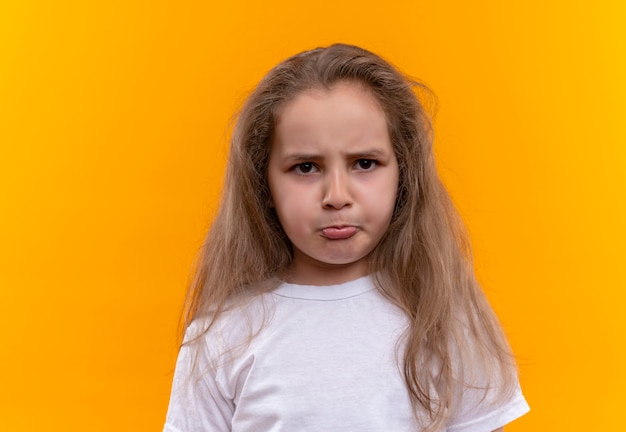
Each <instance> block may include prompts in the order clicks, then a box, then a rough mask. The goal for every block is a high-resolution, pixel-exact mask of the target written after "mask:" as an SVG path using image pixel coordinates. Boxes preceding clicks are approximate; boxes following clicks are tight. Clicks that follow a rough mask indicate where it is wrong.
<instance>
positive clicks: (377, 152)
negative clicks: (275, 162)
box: [282, 149, 388, 163]
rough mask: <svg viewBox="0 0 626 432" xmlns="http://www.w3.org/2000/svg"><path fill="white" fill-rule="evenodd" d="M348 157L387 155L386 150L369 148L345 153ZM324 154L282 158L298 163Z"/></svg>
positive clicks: (303, 154)
mask: <svg viewBox="0 0 626 432" xmlns="http://www.w3.org/2000/svg"><path fill="white" fill-rule="evenodd" d="M345 156H346V157H347V158H348V159H381V158H385V157H386V156H388V155H387V153H386V152H384V151H382V150H379V149H371V150H369V149H368V150H361V151H356V152H352V153H346V155H345ZM323 158H324V155H320V154H314V153H293V154H288V155H286V156H285V157H284V158H282V160H283V162H285V163H298V162H308V161H316V160H319V159H323Z"/></svg>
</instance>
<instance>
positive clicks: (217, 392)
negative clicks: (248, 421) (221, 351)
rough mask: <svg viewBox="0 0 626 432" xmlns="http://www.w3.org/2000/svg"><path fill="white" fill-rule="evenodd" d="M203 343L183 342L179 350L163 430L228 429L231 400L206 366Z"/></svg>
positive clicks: (231, 412) (231, 414) (219, 431)
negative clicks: (225, 395)
mask: <svg viewBox="0 0 626 432" xmlns="http://www.w3.org/2000/svg"><path fill="white" fill-rule="evenodd" d="M192 326H193V325H192ZM190 328H191V327H190ZM188 334H189V331H188ZM202 346H203V344H202V343H193V344H184V345H183V346H182V347H181V349H180V352H179V353H178V360H177V362H176V370H175V372H174V381H173V383H172V392H171V396H170V402H169V407H168V411H167V417H166V419H165V426H164V428H163V432H198V431H212V432H213V431H215V432H222V431H225V432H226V431H230V430H231V420H232V417H233V412H234V404H233V402H232V400H230V399H229V398H227V397H224V395H223V392H222V391H221V389H220V386H219V385H218V383H217V381H216V379H215V374H214V373H212V370H211V369H210V368H208V367H207V365H208V361H207V360H206V358H207V356H206V352H204V350H203V349H202ZM198 350H199V351H198ZM194 366H195V368H194Z"/></svg>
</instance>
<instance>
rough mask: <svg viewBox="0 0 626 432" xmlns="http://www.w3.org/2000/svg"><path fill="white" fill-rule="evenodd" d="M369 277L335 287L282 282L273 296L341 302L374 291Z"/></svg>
mask: <svg viewBox="0 0 626 432" xmlns="http://www.w3.org/2000/svg"><path fill="white" fill-rule="evenodd" d="M375 288H376V287H375V286H374V282H373V281H372V278H371V276H363V277H360V278H358V279H354V280H351V281H348V282H344V283H340V284H335V285H321V286H318V285H300V284H293V283H288V282H283V283H282V284H281V285H280V286H279V287H278V288H276V290H274V294H276V295H277V296H280V297H287V298H293V299H300V300H321V301H331V300H342V299H347V298H350V297H355V296H358V295H360V294H363V293H366V292H368V291H371V290H373V289H375Z"/></svg>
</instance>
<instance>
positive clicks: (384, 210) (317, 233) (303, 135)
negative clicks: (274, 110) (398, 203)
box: [268, 83, 399, 285]
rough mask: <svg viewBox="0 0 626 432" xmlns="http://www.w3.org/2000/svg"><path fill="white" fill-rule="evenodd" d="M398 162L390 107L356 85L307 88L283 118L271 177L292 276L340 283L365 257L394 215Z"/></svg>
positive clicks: (359, 272)
mask: <svg viewBox="0 0 626 432" xmlns="http://www.w3.org/2000/svg"><path fill="white" fill-rule="evenodd" d="M398 176H399V172H398V163H397V160H396V156H395V153H394V151H393V148H392V145H391V141H390V139H389V131H388V129H387V122H386V118H385V113H384V112H383V110H382V109H381V108H380V106H379V105H378V103H377V101H376V100H375V99H374V97H373V96H372V95H370V94H369V93H367V91H366V90H364V89H362V88H361V87H359V86H358V85H356V84H351V83H339V84H337V85H335V86H334V87H332V88H331V89H330V90H323V89H317V90H309V91H305V92H303V93H301V94H299V95H298V96H297V97H295V98H294V99H293V100H291V101H289V102H288V103H287V104H285V105H284V106H283V107H282V109H281V111H280V113H279V116H278V121H277V124H276V131H275V136H274V141H273V143H272V148H271V153H270V160H269V166H268V180H269V186H270V191H271V194H272V201H273V205H274V207H275V209H276V213H277V215H278V219H279V221H280V223H281V225H282V227H283V229H284V230H285V233H286V234H287V236H288V237H289V240H291V243H292V245H293V251H294V260H293V267H292V269H291V270H292V272H291V276H290V277H291V282H295V283H301V284H309V285H325V284H333V283H341V282H345V281H348V280H352V279H356V278H358V277H361V276H364V275H366V274H367V272H368V265H367V257H368V255H369V253H370V252H372V250H373V249H374V248H375V247H376V245H377V244H378V242H379V241H380V239H381V238H382V236H383V235H384V233H385V232H386V230H387V228H388V227H389V223H390V220H391V216H392V214H393V209H394V205H395V200H396V193H397V189H398Z"/></svg>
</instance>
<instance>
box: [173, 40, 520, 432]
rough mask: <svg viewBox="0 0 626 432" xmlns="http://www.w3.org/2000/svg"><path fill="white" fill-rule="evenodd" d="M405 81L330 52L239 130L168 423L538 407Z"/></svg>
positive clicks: (265, 99)
mask: <svg viewBox="0 0 626 432" xmlns="http://www.w3.org/2000/svg"><path fill="white" fill-rule="evenodd" d="M413 88H416V89H417V90H419V91H420V92H422V93H424V92H425V91H426V90H427V89H426V88H425V87H424V86H423V85H420V84H416V83H414V82H411V81H409V80H408V79H406V78H405V77H403V76H402V75H401V74H400V73H399V72H398V71H397V70H396V69H394V68H393V67H392V66H391V65H390V64H389V63H387V62H386V61H384V60H383V59H381V58H380V57H378V56H376V55H374V54H372V53H370V52H368V51H366V50H363V49H361V48H358V47H355V46H348V45H333V46H330V47H328V48H319V49H315V50H312V51H307V52H303V53H301V54H298V55H296V56H293V57H291V58H289V59H287V60H285V61H284V62H282V63H281V64H279V65H278V66H276V67H275V68H274V69H273V70H271V71H270V72H269V73H268V74H267V76H265V78H263V80H262V81H261V83H260V84H259V85H258V87H257V88H256V90H255V91H254V92H253V93H252V95H251V96H250V97H249V98H248V100H247V102H246V104H245V105H244V107H243V109H242V111H241V113H240V115H239V118H238V121H237V123H236V126H235V129H234V132H233V137H232V142H231V148H230V155H229V162H228V167H227V171H226V180H225V185H224V192H223V198H222V203H221V207H220V210H219V212H218V215H217V217H216V220H215V222H214V223H213V226H212V228H211V229H210V232H209V234H208V237H207V239H206V242H205V245H204V249H203V251H202V254H201V258H200V261H199V265H198V269H197V271H196V274H195V278H194V280H193V283H192V286H191V289H190V295H189V297H188V302H187V306H186V314H185V324H186V326H185V327H186V336H185V342H184V343H183V345H182V347H181V349H180V353H179V358H178V362H177V366H176V373H175V377H174V384H173V389H172V396H171V400H170V406H169V411H168V414H167V420H166V424H165V428H164V431H166V432H183V431H185V432H186V431H250V432H261V431H381V432H382V431H429V432H433V431H468V432H469V431H486V432H487V431H493V430H501V428H502V427H503V426H504V425H505V424H506V423H508V422H510V421H512V420H513V419H515V418H517V417H519V416H521V415H522V414H524V413H525V412H526V411H527V410H528V406H527V404H526V402H525V400H524V398H523V396H522V395H521V392H520V390H519V385H518V383H517V378H516V371H515V364H514V360H513V357H512V355H511V353H510V350H509V347H508V345H507V342H506V339H505V337H504V335H503V332H502V330H501V329H500V327H499V325H498V322H497V320H496V317H495V316H494V313H493V311H492V310H491V308H490V306H489V305H488V303H487V301H486V299H485V297H484V295H483V293H482V292H481V290H480V288H479V286H478V284H477V282H476V280H475V278H474V273H473V267H472V258H471V253H470V248H469V244H468V240H467V237H466V234H465V232H464V230H463V227H462V223H461V221H460V219H459V216H458V214H457V213H456V211H455V210H454V208H453V205H452V203H451V201H450V198H449V196H448V194H447V193H446V191H445V189H444V187H443V185H442V183H441V181H440V180H439V177H438V175H437V172H436V168H435V161H434V157H433V151H432V129H431V123H430V120H429V118H428V116H427V115H426V113H425V110H424V107H423V106H422V104H421V103H420V101H419V100H418V99H417V97H416V96H415V93H414V91H413Z"/></svg>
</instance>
